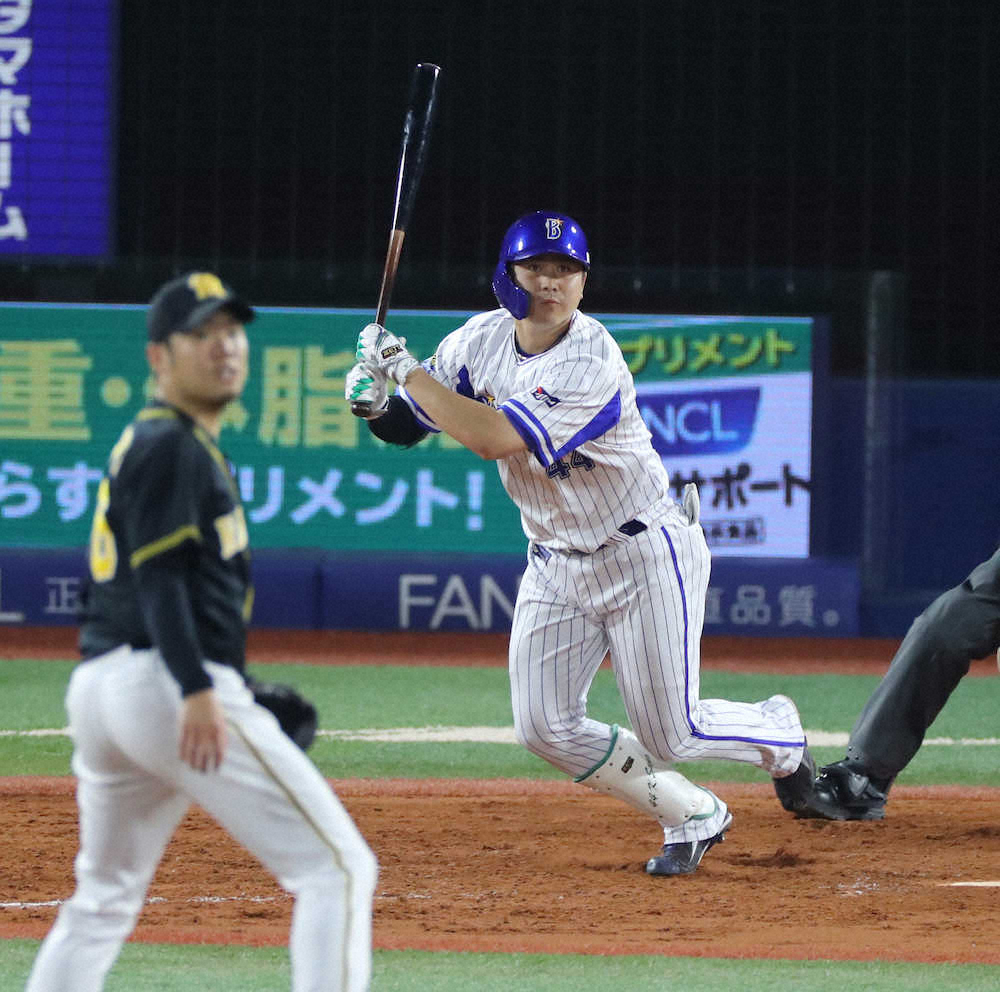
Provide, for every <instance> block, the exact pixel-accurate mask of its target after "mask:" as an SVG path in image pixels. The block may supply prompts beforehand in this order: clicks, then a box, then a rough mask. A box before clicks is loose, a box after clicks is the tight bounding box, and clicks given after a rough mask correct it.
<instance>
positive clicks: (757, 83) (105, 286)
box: [0, 0, 1000, 376]
mask: <svg viewBox="0 0 1000 992" xmlns="http://www.w3.org/2000/svg"><path fill="white" fill-rule="evenodd" d="M997 26H998V13H997V5H996V4H995V3H993V2H990V0H981V2H980V0H950V2H949V0H869V2H866V3H863V4H859V3H847V2H841V0H809V2H806V0H697V2H696V0H658V2H657V0H648V2H639V0H617V2H614V3H610V2H607V0H600V2H595V0H547V2H546V3H544V4H533V3H525V2H514V0H481V2H473V0H405V2H404V0H398V2H390V0H382V2H378V3H376V2H367V0H366V2H347V0H285V2H284V3H281V4H277V3H274V2H272V0H212V2H211V3H207V4H206V3H204V2H200V0H174V2H171V3H169V4H167V3H148V2H141V0H122V2H121V37H120V59H119V66H120V68H119V83H120V118H119V121H120V124H119V134H118V145H119V148H118V163H119V169H118V194H119V196H118V224H117V243H118V254H117V257H115V258H114V259H111V260H109V261H108V262H107V264H105V265H102V266H100V267H97V268H80V267H76V266H71V265H53V264H47V265H35V264H6V265H3V266H0V293H2V294H3V295H4V296H5V297H6V298H20V299H90V300H107V301H116V300H128V301H142V300H145V299H147V298H148V296H149V295H150V294H151V292H152V291H153V289H154V288H155V286H156V285H157V284H158V283H159V282H160V281H161V280H162V279H163V278H165V277H167V276H168V275H170V274H172V273H174V272H176V271H182V270H183V269H185V268H187V267H189V266H191V265H206V266H211V267H213V268H215V269H219V270H221V271H222V272H223V273H224V274H226V275H227V276H228V277H229V278H230V279H231V280H232V281H234V282H237V283H238V285H240V287H241V288H244V289H245V291H246V292H247V293H248V294H249V295H251V296H252V297H253V298H254V299H256V300H257V301H259V302H267V303H314V304H337V305H360V306H374V301H375V298H376V295H377V288H378V280H379V276H380V272H381V263H382V257H383V255H384V250H385V244H386V241H387V237H388V227H389V221H390V217H391V205H392V183H393V179H394V174H395V168H396V160H397V156H398V150H399V138H400V126H401V123H402V116H403V107H404V101H405V94H406V90H407V85H408V77H409V73H410V70H411V68H412V66H413V65H414V64H415V63H416V62H418V61H432V62H437V63H438V64H440V65H441V66H442V70H443V72H442V83H441V86H442V89H441V97H440V113H439V118H438V121H437V124H436V127H435V132H434V136H433V142H432V147H431V152H430V159H429V164H428V168H427V171H426V174H425V177H424V183H423V186H422V188H421V192H420V196H419V198H418V201H417V206H416V213H415V217H414V221H413V224H412V226H411V229H410V232H409V235H408V237H407V241H406V247H405V251H404V259H403V265H402V269H401V273H400V281H399V283H398V286H397V289H396V294H395V296H394V303H396V304H398V305H399V306H442V305H444V306H458V307H468V308H470V309H471V308H481V307H485V306H489V305H490V304H491V297H490V293H489V276H490V273H491V270H492V267H493V263H494V258H495V252H496V248H497V246H498V243H499V240H500V237H501V236H502V234H503V231H504V229H505V228H506V226H507V224H508V223H509V222H510V221H511V220H512V219H513V218H514V217H516V216H517V215H518V214H520V213H521V212H524V211H526V210H529V209H535V208H538V207H555V208H559V209H562V210H565V211H566V212H569V213H571V214H573V215H574V216H575V217H577V219H578V220H579V221H580V222H581V223H582V224H583V226H584V228H585V230H586V231H587V233H588V235H589V237H590V240H591V247H592V253H593V255H594V260H595V265H596V268H595V273H594V277H593V278H592V280H591V283H590V285H589V286H588V300H587V305H588V307H589V308H590V309H591V310H598V311H599V310H613V309H636V310H642V309H652V310H657V309H658V310H663V309H668V310H674V309H688V310H702V311H734V310H750V309H762V308H767V309H772V310H778V311H783V312H803V311H826V312H831V313H833V314H834V315H835V318H836V320H835V335H834V342H833V348H832V361H833V367H834V371H835V372H841V373H845V374H851V373H855V372H858V371H859V370H861V369H862V368H863V365H864V332H865V327H864V323H865V318H864V309H863V306H862V305H861V303H860V302H859V301H860V300H861V299H862V297H863V295H864V293H863V287H864V285H865V282H864V280H865V274H866V273H868V272H870V271H871V270H875V269H884V270H891V271H893V272H896V273H898V274H899V275H900V279H901V282H902V285H903V286H904V287H905V289H904V300H903V304H902V310H901V316H902V319H901V321H900V324H899V339H898V341H897V342H896V347H895V350H894V351H893V355H894V356H895V357H894V362H895V363H896V367H897V368H898V371H899V372H901V373H904V374H907V375H911V376H917V375H961V376H980V375H994V374H996V373H997V371H998V369H1000V357H998V355H1000V349H998V348H997V347H996V344H995V339H996V318H995V314H996V310H997V307H998V304H1000V291H998V285H1000V267H998V264H997V262H998V236H997V228H998V220H1000V216H998V215H1000V207H998V202H1000V196H998V192H1000V190H998V170H997V152H998V142H1000V138H998V127H997V125H998V120H997V106H998V105H1000V86H998V81H997V71H998V68H997V67H998V61H1000V60H998V31H997Z"/></svg>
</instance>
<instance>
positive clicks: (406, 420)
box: [368, 396, 428, 448]
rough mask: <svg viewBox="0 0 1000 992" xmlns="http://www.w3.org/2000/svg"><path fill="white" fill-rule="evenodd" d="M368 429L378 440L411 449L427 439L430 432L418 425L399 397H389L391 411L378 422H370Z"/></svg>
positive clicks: (404, 401)
mask: <svg viewBox="0 0 1000 992" xmlns="http://www.w3.org/2000/svg"><path fill="white" fill-rule="evenodd" d="M368 429H369V430H370V431H371V432H372V434H374V435H375V436H376V437H377V438H379V439H380V440H382V441H387V442H388V443H389V444H399V445H402V446H403V447H404V448H411V447H412V446H413V445H415V444H417V443H418V442H419V441H422V440H423V439H424V438H425V437H427V434H428V431H425V430H424V429H423V427H421V426H420V424H419V423H417V418H416V417H415V416H414V415H413V411H412V410H411V409H410V407H409V406H408V405H407V402H406V400H404V399H402V397H399V396H390V397H389V409H388V411H387V412H386V413H383V414H382V416H381V417H379V418H378V419H377V420H369V421H368Z"/></svg>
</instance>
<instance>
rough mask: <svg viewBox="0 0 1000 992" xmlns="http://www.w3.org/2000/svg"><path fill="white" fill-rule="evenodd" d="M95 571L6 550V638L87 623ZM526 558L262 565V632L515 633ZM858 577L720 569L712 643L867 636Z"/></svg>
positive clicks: (737, 561)
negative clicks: (81, 616)
mask: <svg viewBox="0 0 1000 992" xmlns="http://www.w3.org/2000/svg"><path fill="white" fill-rule="evenodd" d="M85 569H86V559H85V556H84V554H83V552H75V551H45V550H36V551H30V552H26V551H10V550H4V549H0V630H2V628H3V627H4V626H16V625H21V624H25V625H63V624H76V623H77V622H78V610H79V606H80V602H81V597H82V596H83V595H84V581H83V576H84V572H85ZM523 571H524V558H523V557H522V556H520V555H479V554H456V553H437V554H432V555H425V554H413V553H402V552H400V553H392V552H369V553H363V554H362V553H359V552H345V553H341V554H329V553H324V552H315V553H307V552H283V553H279V552H266V553H258V554H257V555H256V556H255V557H254V561H253V577H254V584H255V587H256V597H255V605H254V618H253V625H254V626H257V627H272V628H274V627H276V628H282V627H284V628H299V629H333V630H393V631H401V630H412V631H490V632H494V633H502V632H506V631H509V630H510V623H511V617H512V615H513V610H514V602H515V600H516V597H517V587H518V583H519V581H520V578H521V574H522V572H523ZM859 597H860V580H859V577H858V571H857V568H856V566H855V565H853V564H852V563H847V562H839V561H833V560H830V559H822V558H811V559H804V560H796V559H747V558H724V559H720V560H719V561H717V562H715V563H714V566H713V571H712V579H711V584H710V586H709V589H708V595H707V602H706V612H705V633H706V634H755V635H757V634H762V635H768V636H775V635H777V636H785V635H798V636H836V637H845V636H856V635H857V634H858V633H859V627H858V615H859V609H858V603H859Z"/></svg>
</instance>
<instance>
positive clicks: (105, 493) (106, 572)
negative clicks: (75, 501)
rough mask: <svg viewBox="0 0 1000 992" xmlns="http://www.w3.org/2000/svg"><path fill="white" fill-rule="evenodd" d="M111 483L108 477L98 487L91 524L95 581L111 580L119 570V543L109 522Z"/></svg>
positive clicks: (90, 554) (92, 569) (91, 559)
mask: <svg viewBox="0 0 1000 992" xmlns="http://www.w3.org/2000/svg"><path fill="white" fill-rule="evenodd" d="M110 497H111V483H110V482H109V481H108V479H107V477H105V478H103V479H101V484H100V485H99V486H98V487H97V505H96V506H95V507H94V520H93V523H91V525H90V547H89V557H90V574H91V576H92V578H93V580H94V581H95V582H110V581H111V580H112V579H113V578H114V577H115V572H117V571H118V545H116V544H115V535H114V534H113V533H112V532H111V525H110V524H109V523H108V517H107V513H108V503H109V502H110Z"/></svg>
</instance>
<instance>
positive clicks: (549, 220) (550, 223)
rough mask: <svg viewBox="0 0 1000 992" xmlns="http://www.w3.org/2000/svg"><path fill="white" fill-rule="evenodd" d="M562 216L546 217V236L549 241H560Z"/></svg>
mask: <svg viewBox="0 0 1000 992" xmlns="http://www.w3.org/2000/svg"><path fill="white" fill-rule="evenodd" d="M562 223H563V222H562V217H546V218H545V237H547V238H548V239H549V241H558V240H559V239H560V238H561V237H562Z"/></svg>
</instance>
